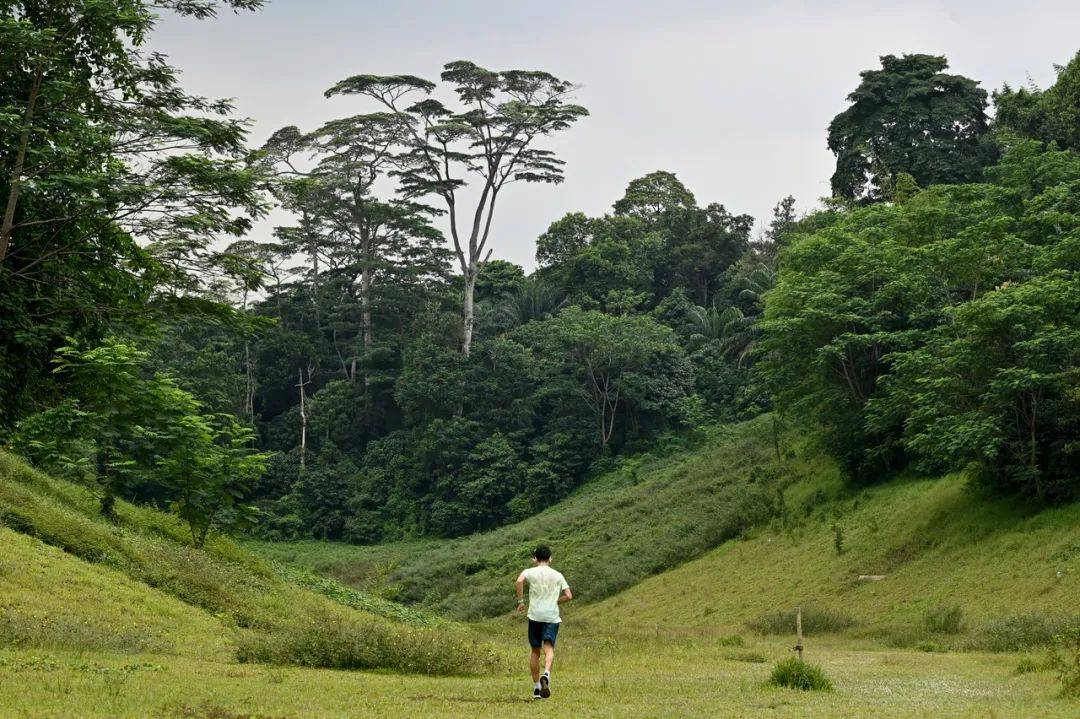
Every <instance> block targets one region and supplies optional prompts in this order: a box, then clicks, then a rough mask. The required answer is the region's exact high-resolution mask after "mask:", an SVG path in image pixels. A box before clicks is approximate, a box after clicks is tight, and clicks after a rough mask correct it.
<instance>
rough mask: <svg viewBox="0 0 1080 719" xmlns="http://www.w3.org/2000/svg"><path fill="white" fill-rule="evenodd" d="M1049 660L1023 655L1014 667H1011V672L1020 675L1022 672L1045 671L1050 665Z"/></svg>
mask: <svg viewBox="0 0 1080 719" xmlns="http://www.w3.org/2000/svg"><path fill="white" fill-rule="evenodd" d="M1050 664H1051V663H1050V662H1048V661H1047V660H1045V659H1036V658H1034V657H1024V658H1023V659H1021V660H1020V661H1019V662H1017V664H1016V669H1013V674H1015V675H1016V676H1021V675H1023V674H1034V673H1035V672H1045V671H1047V670H1049V669H1051V668H1052V667H1051V666H1050Z"/></svg>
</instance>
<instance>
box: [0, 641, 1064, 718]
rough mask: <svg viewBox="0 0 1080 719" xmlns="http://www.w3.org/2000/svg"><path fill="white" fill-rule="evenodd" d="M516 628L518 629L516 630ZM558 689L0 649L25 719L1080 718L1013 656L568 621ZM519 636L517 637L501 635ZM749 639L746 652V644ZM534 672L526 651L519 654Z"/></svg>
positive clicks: (11, 698)
mask: <svg viewBox="0 0 1080 719" xmlns="http://www.w3.org/2000/svg"><path fill="white" fill-rule="evenodd" d="M515 640H516V641H515ZM559 640H560V651H559V656H558V659H557V663H556V666H555V671H554V681H553V684H552V687H553V695H552V698H551V699H549V700H546V701H545V702H543V703H541V704H540V705H539V706H537V705H533V704H532V701H531V699H529V698H528V695H529V693H530V691H531V686H532V685H531V683H530V681H529V679H528V677H527V674H526V673H525V672H524V671H519V672H517V673H516V674H497V675H494V676H490V677H473V678H470V677H426V676H416V675H413V676H402V675H396V674H388V673H377V672H376V673H373V672H340V671H329V670H315V669H302V668H274V667H263V666H258V665H239V664H234V663H224V662H211V661H200V660H195V659H191V658H188V657H158V656H153V655H147V656H142V657H132V656H128V655H111V654H104V653H101V654H95V655H94V656H93V657H92V658H87V657H85V656H79V655H72V654H69V653H59V652H55V653H48V654H44V653H41V652H26V651H5V650H0V706H2V707H4V710H3V714H4V715H5V716H18V717H35V718H36V717H41V718H44V717H73V716H78V717H85V718H87V719H94V718H98V717H101V718H104V717H110V718H111V717H147V716H152V717H187V718H191V717H197V718H200V719H237V718H239V717H244V718H245V719H250V717H252V716H258V717H264V718H265V717H274V718H284V717H289V718H291V719H314V718H327V717H387V718H393V717H405V718H410V719H411V718H413V717H424V718H425V719H429V718H430V719H443V718H447V717H461V718H464V717H499V718H505V717H508V716H536V717H541V716H543V717H550V716H571V717H594V718H603V717H613V718H614V717H703V716H709V717H777V718H786V717H791V718H796V717H799V718H809V719H824V718H830V719H832V718H839V717H844V718H848V717H866V718H870V717H874V718H875V719H916V718H919V719H923V718H925V717H934V718H935V719H938V718H942V719H953V718H955V719H959V718H961V717H991V716H995V717H1041V718H1045V719H1067V718H1071V717H1075V716H1076V711H1077V708H1078V706H1080V704H1078V703H1077V702H1076V701H1074V700H1067V699H1062V698H1060V696H1059V694H1060V690H1059V687H1058V684H1057V681H1056V679H1055V677H1054V675H1053V674H1052V673H1050V672H1036V673H1028V674H1023V675H1016V674H1015V673H1014V669H1015V667H1016V664H1017V661H1018V658H1017V657H1016V656H1014V655H1003V654H992V655H986V654H970V653H969V654H922V653H918V652H908V651H896V650H891V651H866V650H856V649H852V648H850V647H847V646H844V645H842V644H839V643H836V642H832V641H825V640H823V641H822V642H820V643H819V646H818V647H817V648H816V649H815V650H814V651H813V652H811V653H809V654H808V656H807V660H808V661H812V662H813V663H815V664H819V665H821V666H822V668H823V669H824V671H826V672H827V673H828V675H829V677H830V678H831V679H832V680H833V682H834V684H835V688H834V690H833V691H832V692H797V691H792V690H789V689H778V688H773V687H770V686H768V681H769V678H770V674H771V672H772V668H773V663H774V662H776V661H779V660H781V659H783V658H785V657H787V656H788V655H790V643H789V642H783V641H781V640H770V641H768V642H763V643H755V644H753V645H752V646H753V651H756V652H758V653H760V654H761V655H762V656H765V657H767V658H768V662H767V663H761V662H757V661H744V660H742V659H741V658H739V657H729V656H727V655H728V654H729V653H730V652H731V651H732V650H731V649H729V648H724V647H717V646H715V645H713V644H712V643H710V642H708V641H700V640H683V639H677V638H675V639H673V638H671V637H668V636H666V635H663V634H661V635H660V636H659V637H651V638H649V639H647V640H646V639H642V638H627V637H620V636H619V635H617V634H616V635H608V634H604V635H592V636H586V635H584V634H583V633H581V632H580V631H579V630H577V629H575V628H572V627H571V626H569V625H568V626H567V628H566V630H564V632H562V633H560V637H559ZM503 641H506V642H508V643H510V642H513V644H514V646H520V637H517V636H515V637H514V639H509V638H508V639H505V640H503ZM741 651H747V650H741ZM521 660H522V666H521V669H522V670H524V656H522V657H521Z"/></svg>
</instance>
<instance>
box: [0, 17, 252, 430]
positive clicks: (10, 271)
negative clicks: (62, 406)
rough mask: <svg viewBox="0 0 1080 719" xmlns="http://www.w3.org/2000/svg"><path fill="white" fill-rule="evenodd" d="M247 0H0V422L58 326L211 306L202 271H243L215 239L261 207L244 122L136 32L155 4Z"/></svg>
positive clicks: (57, 342) (146, 25)
mask: <svg viewBox="0 0 1080 719" xmlns="http://www.w3.org/2000/svg"><path fill="white" fill-rule="evenodd" d="M260 4H261V3H260V2H259V0H231V1H222V2H216V1H212V0H208V1H206V2H202V1H194V2H193V1H192V0H165V1H164V2H156V3H151V2H149V1H146V0H121V1H119V2H102V1H101V0H34V1H29V0H20V1H15V0H9V1H7V2H0V46H2V47H3V48H4V51H3V53H2V55H0V137H2V138H4V140H3V142H0V315H3V317H4V321H3V322H0V353H2V354H3V355H4V356H5V362H4V363H3V364H4V365H5V367H4V368H3V369H0V393H2V394H3V396H4V397H5V398H6V399H5V402H4V403H3V405H4V406H3V407H2V408H0V425H4V426H5V427H10V426H11V424H12V423H13V422H14V421H16V420H17V419H18V417H20V416H21V415H22V414H24V413H25V412H26V410H27V408H28V407H29V406H31V405H32V397H33V396H34V395H40V394H42V393H47V392H48V391H50V390H49V388H50V385H51V384H52V383H53V382H54V381H55V380H56V379H57V377H56V376H55V375H52V376H50V375H48V373H47V371H46V368H47V365H48V362H49V360H50V358H51V357H52V356H53V354H54V353H55V351H56V350H57V349H58V348H59V347H60V346H62V345H64V344H65V342H66V340H65V338H67V337H75V338H81V339H85V340H87V341H88V342H90V343H96V342H98V341H100V340H101V339H102V338H103V337H104V336H105V335H106V334H108V333H109V332H110V331H112V330H114V329H115V328H116V325H118V324H125V325H128V326H137V327H142V328H145V327H146V325H147V324H148V323H149V322H150V321H151V320H152V319H153V318H154V317H158V316H160V315H162V314H175V313H184V312H198V313H203V314H204V315H206V316H208V317H210V316H214V317H216V318H221V317H223V316H224V315H227V314H229V311H228V310H227V309H226V308H225V307H223V306H222V305H221V304H220V303H218V302H216V301H212V300H211V301H207V298H206V297H205V295H206V294H207V293H208V292H209V285H211V284H212V283H213V282H215V281H216V280H217V279H220V278H222V277H229V276H236V277H243V278H245V279H246V280H250V279H251V276H250V273H249V271H248V268H247V266H246V264H245V263H244V262H238V261H237V260H236V258H235V257H233V256H232V255H231V254H230V253H229V252H228V251H222V250H221V249H220V247H221V244H220V243H219V241H220V240H224V239H228V238H231V237H234V236H236V235H239V234H242V233H243V232H244V231H246V229H247V228H248V227H249V226H250V218H251V217H252V216H255V215H258V214H259V213H261V212H262V210H263V206H262V202H261V199H260V194H259V192H258V176H257V173H254V172H252V171H251V170H250V169H249V168H248V167H247V166H246V165H245V163H244V156H245V148H244V137H245V133H246V130H245V126H244V123H242V122H240V121H238V120H235V119H232V118H230V117H229V111H230V107H229V104H228V103H227V102H223V101H213V100H207V99H205V98H200V97H197V96H192V95H189V94H187V93H185V92H184V91H183V90H182V88H180V87H179V85H178V83H177V71H176V70H175V68H173V67H171V66H170V65H168V63H167V62H166V61H165V59H164V58H163V56H161V55H158V54H156V53H152V52H148V51H147V48H146V43H147V38H148V36H149V34H150V32H151V30H152V29H153V27H154V24H155V19H156V15H155V13H156V12H157V11H158V10H160V9H161V8H168V9H172V10H174V11H176V12H179V13H181V14H187V15H192V16H195V17H208V16H210V15H212V14H213V13H214V11H215V8H218V7H228V6H231V7H233V8H236V9H250V8H255V7H258V6H259V5H260ZM14 358H18V359H17V360H16V359H14ZM23 395H25V396H23ZM8 398H10V400H11V401H8Z"/></svg>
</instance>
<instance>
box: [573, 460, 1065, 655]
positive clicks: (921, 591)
mask: <svg viewBox="0 0 1080 719" xmlns="http://www.w3.org/2000/svg"><path fill="white" fill-rule="evenodd" d="M818 496H820V495H818ZM792 515H793V516H792V517H789V519H788V521H787V522H782V521H779V520H776V521H773V522H771V523H770V524H769V526H766V527H762V528H760V529H758V530H756V531H755V532H752V533H750V534H749V536H748V537H747V538H746V539H745V540H743V541H732V542H728V543H725V544H724V545H722V546H720V547H718V548H716V549H715V550H713V551H711V552H709V553H707V554H706V555H704V556H702V557H700V558H698V559H695V560H693V561H690V562H688V563H686V564H684V565H682V566H680V567H677V568H675V569H673V570H671V571H669V572H665V573H664V574H662V575H659V576H657V577H652V578H650V579H647V580H646V581H644V582H642V583H640V584H638V585H636V586H635V587H632V588H631V589H629V590H627V591H626V592H623V593H622V594H620V595H618V596H616V597H613V598H611V599H608V600H606V601H603V602H600V603H598V604H595V605H592V606H590V607H588V608H587V609H585V610H584V611H583V615H584V617H587V618H589V619H590V620H593V621H596V622H598V623H602V624H605V623H621V624H631V625H644V626H666V627H669V628H670V627H683V628H686V627H712V628H715V629H716V630H717V631H722V632H736V631H745V630H746V623H747V622H754V621H755V620H758V621H757V622H756V625H758V626H764V627H766V628H768V627H769V626H771V625H772V624H774V623H776V621H779V620H778V618H777V619H774V617H775V613H777V612H789V611H790V610H791V609H792V608H793V607H794V606H795V605H799V604H801V605H804V606H809V607H811V611H813V609H814V608H816V609H817V610H819V611H818V612H817V613H824V615H825V618H826V621H827V623H831V624H834V625H836V624H839V625H844V624H847V623H848V621H849V620H850V621H851V622H853V626H852V627H851V630H850V631H852V632H854V633H857V634H858V633H864V634H872V635H876V636H880V637H882V638H885V639H886V640H888V641H889V642H890V643H902V644H907V643H914V642H916V641H927V640H934V641H936V642H937V643H938V644H942V643H952V644H954V645H959V646H972V647H979V648H991V649H1004V648H1024V643H1025V641H1026V640H1025V639H1024V636H1027V637H1028V640H1030V641H1035V640H1038V639H1040V636H1039V632H1040V631H1042V628H1043V627H1044V628H1046V629H1048V630H1049V629H1052V627H1053V626H1054V624H1055V621H1056V620H1058V619H1061V618H1063V617H1066V616H1077V615H1080V603H1078V601H1077V597H1078V596H1080V504H1074V505H1070V506H1066V507H1060V508H1054V509H1045V510H1043V511H1034V510H1032V509H1031V508H1027V507H1024V506H1017V504H1016V503H1015V502H1013V501H1009V500H1004V499H998V500H991V499H988V498H986V497H984V496H979V495H978V494H977V493H976V492H975V491H973V490H972V488H971V486H970V483H969V482H967V480H966V478H965V477H964V476H963V475H950V476H947V477H943V478H936V479H928V478H916V477H907V478H901V479H897V480H893V481H891V482H888V483H886V484H884V485H882V486H878V487H872V488H867V489H864V490H861V491H859V492H858V493H856V494H854V495H853V496H840V497H838V498H835V499H831V500H824V501H819V502H818V503H806V504H804V505H803V509H796V510H795V511H794V512H793V513H792ZM838 530H839V533H840V537H841V547H840V551H839V552H838V551H837V547H836V544H837V532H838ZM868 575H870V576H874V577H875V578H874V579H872V580H867V579H863V580H860V576H862V577H867V576H868ZM948 610H951V611H952V613H953V616H954V619H955V620H956V621H955V625H956V626H954V627H952V629H957V628H958V629H960V631H959V632H953V634H955V635H956V636H953V637H952V638H951V639H950V638H949V637H948V632H945V633H944V636H933V635H934V634H935V632H932V631H930V627H929V626H928V616H931V615H935V616H936V615H940V614H942V613H946V612H947V611H948ZM830 617H831V618H832V622H828V619H829V618H830ZM781 625H782V626H784V625H783V622H781ZM791 628H792V624H791V623H788V624H786V630H788V631H790V630H791ZM938 629H939V631H938V632H936V634H938V635H941V634H942V633H943V632H942V631H941V630H942V629H943V628H942V627H938ZM1022 635H1023V636H1022ZM1041 638H1042V639H1045V636H1043V637H1041ZM1035 643H1038V642H1035Z"/></svg>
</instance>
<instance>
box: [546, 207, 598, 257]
mask: <svg viewBox="0 0 1080 719" xmlns="http://www.w3.org/2000/svg"><path fill="white" fill-rule="evenodd" d="M592 225H593V221H592V220H591V219H589V218H588V217H586V216H585V213H583V212H568V213H567V214H566V215H564V216H563V217H561V218H560V219H558V220H555V221H554V222H552V223H551V225H550V226H549V227H548V228H547V231H545V232H544V234H542V235H540V237H538V238H537V239H536V263H537V264H538V265H539V266H540V267H555V266H558V265H561V264H564V263H566V262H567V261H569V260H570V258H571V257H573V256H574V255H575V254H577V253H578V252H580V251H581V250H582V248H584V247H585V245H587V244H589V242H591V241H592V237H593V227H592Z"/></svg>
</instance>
